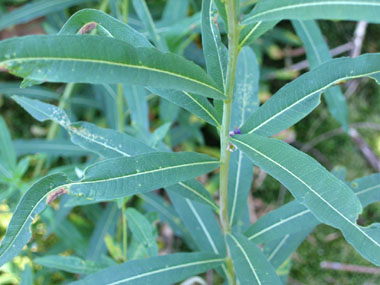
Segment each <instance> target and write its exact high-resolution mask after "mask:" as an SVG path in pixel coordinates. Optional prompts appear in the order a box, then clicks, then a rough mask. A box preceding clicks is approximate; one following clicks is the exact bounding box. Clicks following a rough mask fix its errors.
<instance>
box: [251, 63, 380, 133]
mask: <svg viewBox="0 0 380 285" xmlns="http://www.w3.org/2000/svg"><path fill="white" fill-rule="evenodd" d="M379 71H380V70H378V71H372V72H368V73H363V74H358V75H355V76H344V77H341V78H338V79H336V80H334V81H332V82H331V83H329V84H327V85H325V86H323V87H321V88H319V89H318V90H315V91H313V92H311V93H309V94H308V95H306V96H303V97H302V98H301V99H299V100H297V101H295V102H294V103H292V104H291V105H289V106H288V107H286V108H284V109H283V110H281V111H280V112H278V113H276V114H274V115H273V116H271V117H269V118H268V119H266V120H265V121H264V122H262V123H260V125H258V126H256V127H255V128H253V129H252V130H250V131H249V132H248V133H247V134H251V133H253V132H254V131H257V130H258V129H260V128H262V127H263V126H265V125H266V124H268V123H269V122H271V121H272V120H274V119H275V118H277V117H278V116H280V115H281V114H283V113H284V112H286V111H288V110H289V109H291V108H293V107H294V106H296V105H298V104H300V103H302V102H303V101H305V100H306V99H308V98H309V97H311V96H313V95H315V94H317V93H319V92H322V91H323V90H325V89H327V88H329V87H331V86H333V85H334V84H336V83H338V82H340V81H344V80H348V79H355V78H360V77H367V76H371V75H373V74H376V73H379ZM268 102H269V101H268Z"/></svg>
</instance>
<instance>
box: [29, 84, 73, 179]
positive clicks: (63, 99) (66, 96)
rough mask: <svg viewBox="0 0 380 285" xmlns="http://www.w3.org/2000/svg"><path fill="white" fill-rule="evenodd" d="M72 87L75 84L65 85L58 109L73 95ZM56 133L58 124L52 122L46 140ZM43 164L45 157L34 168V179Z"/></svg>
mask: <svg viewBox="0 0 380 285" xmlns="http://www.w3.org/2000/svg"><path fill="white" fill-rule="evenodd" d="M74 86H75V83H68V84H66V87H65V90H64V91H63V94H62V96H61V98H60V99H59V103H58V107H59V108H60V109H65V108H66V105H67V101H68V100H69V98H70V96H71V94H72V93H73V89H74ZM57 132H58V123H57V122H52V123H51V125H50V127H49V130H48V133H47V135H46V139H47V140H52V139H54V138H55V136H56V135H57ZM44 163H45V157H42V158H41V159H40V160H39V161H38V163H37V165H36V168H35V169H34V173H33V177H36V176H38V175H39V174H40V173H41V171H42V167H43V166H44Z"/></svg>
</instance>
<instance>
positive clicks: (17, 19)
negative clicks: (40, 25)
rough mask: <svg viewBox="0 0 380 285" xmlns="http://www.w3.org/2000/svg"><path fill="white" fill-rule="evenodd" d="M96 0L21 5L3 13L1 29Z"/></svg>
mask: <svg viewBox="0 0 380 285" xmlns="http://www.w3.org/2000/svg"><path fill="white" fill-rule="evenodd" d="M95 1H96V0H50V1H35V2H33V3H30V4H26V5H23V6H21V7H20V8H18V9H15V10H13V11H12V12H9V13H5V14H3V15H1V19H0V30H2V29H4V28H7V27H10V26H12V25H17V24H22V23H26V22H29V21H31V20H33V19H36V18H38V17H42V16H45V15H48V14H50V13H53V12H56V11H62V10H64V9H66V8H69V7H71V6H74V5H79V4H82V3H86V2H95Z"/></svg>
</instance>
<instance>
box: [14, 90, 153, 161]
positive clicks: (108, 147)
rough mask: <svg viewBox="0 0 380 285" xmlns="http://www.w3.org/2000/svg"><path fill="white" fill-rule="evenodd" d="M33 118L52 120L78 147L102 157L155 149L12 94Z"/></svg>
mask: <svg viewBox="0 0 380 285" xmlns="http://www.w3.org/2000/svg"><path fill="white" fill-rule="evenodd" d="M12 98H13V99H14V100H15V101H16V102H17V103H18V104H20V105H21V106H22V107H23V108H24V109H25V110H26V111H27V112H29V113H30V114H31V115H32V116H33V117H34V118H35V119H37V120H39V121H41V122H43V121H46V120H53V121H55V122H57V123H59V124H60V125H61V126H62V127H64V128H65V129H66V130H67V131H68V132H69V134H70V135H71V141H72V142H73V143H74V144H76V145H79V146H80V147H82V148H84V149H86V150H88V151H91V152H95V153H97V154H99V155H101V156H103V157H106V158H111V157H120V156H133V155H136V154H143V153H149V152H155V150H154V149H152V148H150V147H148V146H146V145H145V144H143V143H142V142H141V141H139V140H137V139H135V138H134V137H131V136H129V135H126V134H122V133H120V132H118V131H115V130H111V129H104V128H100V127H97V126H95V125H93V124H91V123H86V122H79V123H71V122H70V120H69V118H68V116H67V114H66V113H65V112H64V111H63V110H62V109H60V108H58V107H56V106H54V105H51V104H47V103H43V102H40V101H38V100H32V99H29V98H25V97H19V96H13V97H12Z"/></svg>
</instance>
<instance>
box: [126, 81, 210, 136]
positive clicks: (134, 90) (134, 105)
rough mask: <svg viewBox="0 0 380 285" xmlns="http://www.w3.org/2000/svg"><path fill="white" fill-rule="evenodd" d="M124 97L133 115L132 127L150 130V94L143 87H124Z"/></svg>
mask: <svg viewBox="0 0 380 285" xmlns="http://www.w3.org/2000/svg"><path fill="white" fill-rule="evenodd" d="M123 93H124V97H125V99H126V101H127V105H128V111H129V112H130V114H131V121H132V125H136V126H139V127H142V128H143V129H145V130H149V110H148V102H147V98H146V97H147V95H148V92H147V91H146V89H145V88H144V87H142V86H136V85H123ZM206 100H207V99H206Z"/></svg>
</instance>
